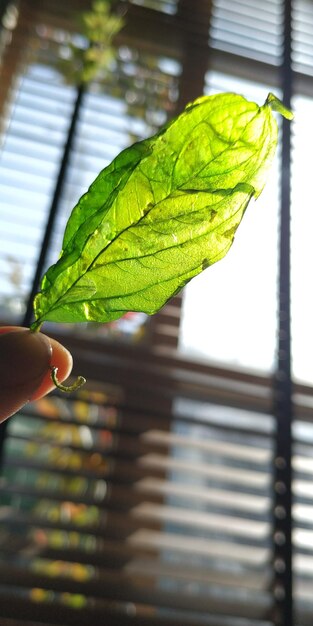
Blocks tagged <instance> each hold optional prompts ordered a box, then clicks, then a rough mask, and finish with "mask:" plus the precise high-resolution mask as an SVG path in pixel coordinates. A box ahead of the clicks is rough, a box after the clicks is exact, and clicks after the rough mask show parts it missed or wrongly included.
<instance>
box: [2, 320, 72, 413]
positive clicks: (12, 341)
mask: <svg viewBox="0 0 313 626" xmlns="http://www.w3.org/2000/svg"><path fill="white" fill-rule="evenodd" d="M52 361H53V363H52ZM51 364H52V365H53V366H55V367H58V368H59V377H60V380H64V378H66V377H67V376H68V375H69V373H70V371H71V368H72V358H71V355H70V354H69V352H68V351H67V350H66V349H65V348H64V347H63V346H61V344H59V343H58V342H57V341H55V340H53V339H50V338H49V337H47V336H46V335H44V334H42V333H39V332H38V333H32V332H30V331H29V330H28V329H26V328H20V327H2V328H0V421H2V420H3V419H6V418H7V417H9V416H10V415H12V414H13V413H15V412H16V411H17V410H18V409H19V408H21V407H22V406H23V405H24V404H26V403H27V402H28V401H29V400H31V399H35V398H39V397H41V396H43V395H45V394H46V393H48V392H49V391H51V390H52V389H53V388H54V385H53V382H52V380H51Z"/></svg>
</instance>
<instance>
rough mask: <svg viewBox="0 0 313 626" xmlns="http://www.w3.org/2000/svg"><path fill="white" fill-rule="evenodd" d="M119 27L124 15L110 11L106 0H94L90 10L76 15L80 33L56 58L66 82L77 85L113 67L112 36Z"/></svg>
mask: <svg viewBox="0 0 313 626" xmlns="http://www.w3.org/2000/svg"><path fill="white" fill-rule="evenodd" d="M123 26H124V18H123V17H122V16H121V15H117V14H114V13H113V12H112V6H111V2H110V0H95V2H94V3H93V5H92V8H91V11H86V12H83V13H82V14H81V15H80V16H79V18H78V25H77V28H78V32H79V33H80V36H79V37H73V38H72V40H71V41H70V42H69V43H68V45H67V46H66V48H64V49H63V56H62V57H61V58H60V59H59V62H58V69H59V70H60V72H61V73H62V75H63V77H64V78H65V80H66V82H68V83H70V84H73V83H74V84H76V85H80V84H84V83H89V82H91V81H93V80H103V79H105V78H106V77H107V75H108V74H109V73H110V72H112V71H113V70H114V64H115V59H116V50H115V48H114V45H113V39H114V37H115V36H116V35H117V34H118V33H119V31H120V30H121V29H122V28H123Z"/></svg>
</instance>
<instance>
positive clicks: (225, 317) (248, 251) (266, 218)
mask: <svg viewBox="0 0 313 626" xmlns="http://www.w3.org/2000/svg"><path fill="white" fill-rule="evenodd" d="M208 81H209V83H210V87H208V91H209V92H218V91H236V92H241V93H243V94H244V95H245V96H246V97H248V98H251V99H253V100H255V101H256V102H259V103H260V104H261V103H262V102H264V100H265V98H266V96H267V92H268V91H269V88H268V87H267V86H265V85H256V84H253V83H250V82H248V81H242V80H238V79H234V78H231V77H229V76H224V75H221V74H218V73H210V74H209V76H208ZM277 170H278V162H277V159H276V162H275V164H274V167H273V168H272V171H271V174H270V179H269V181H268V183H267V186H266V188H265V190H264V192H263V193H262V195H261V197H260V198H259V199H258V200H257V202H255V203H251V204H250V206H249V208H248V210H247V213H246V215H245V217H244V219H243V222H242V224H241V226H240V228H239V229H238V233H237V235H236V238H235V242H234V244H233V247H232V249H231V250H230V252H229V253H228V255H227V256H226V257H225V258H224V259H223V260H222V261H220V262H219V263H217V264H216V265H213V266H212V267H210V268H208V270H206V271H205V272H203V273H202V274H201V275H200V276H198V277H197V278H195V279H194V280H193V281H192V282H191V283H190V284H189V285H187V287H186V288H185V291H184V300H183V317H182V326H181V337H180V350H181V351H182V352H184V353H187V354H188V355H192V356H196V357H204V358H207V359H210V360H211V361H213V362H217V363H223V364H225V365H226V366H234V367H237V366H238V367H244V368H250V369H253V370H256V371H264V372H269V371H271V369H272V367H273V363H274V355H275V336H276V308H277V301H276V283H277V229H278V182H277V180H278V171H277Z"/></svg>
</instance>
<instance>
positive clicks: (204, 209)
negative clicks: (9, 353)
mask: <svg viewBox="0 0 313 626" xmlns="http://www.w3.org/2000/svg"><path fill="white" fill-rule="evenodd" d="M274 98H275V97H274ZM272 102H273V101H272V100H271V102H266V103H265V104H264V105H263V106H261V107H259V106H258V105H257V104H256V103H254V102H249V101H248V100H246V99H245V98H244V97H243V96H240V95H237V94H233V93H224V94H218V95H214V96H204V97H201V98H199V99H198V100H196V101H195V102H193V103H192V104H190V105H189V106H188V107H187V108H186V109H185V111H184V112H183V113H182V114H181V115H180V116H178V117H177V118H175V119H173V120H172V121H171V122H170V123H169V124H168V125H167V126H165V127H164V128H163V129H162V130H161V131H160V132H159V133H157V134H156V135H154V136H153V137H151V138H149V139H146V140H144V141H142V142H140V143H137V144H134V145H133V146H131V147H130V148H127V149H126V150H124V151H123V152H121V153H120V154H119V155H118V156H117V157H116V159H114V161H113V162H112V163H111V164H110V165H109V166H108V167H106V168H105V169H104V170H103V171H102V172H101V173H100V174H99V176H98V177H97V178H96V180H95V181H94V183H93V184H92V185H91V187H90V189H89V190H88V192H87V193H86V194H85V195H84V196H82V198H81V199H80V200H79V202H78V204H77V205H76V207H75V208H74V209H73V211H72V214H71V216H70V218H69V221H68V224H67V227H66V230H65V234H64V241H63V247H62V252H61V255H60V258H59V260H58V262H57V263H56V264H55V265H53V266H51V268H49V270H48V271H47V273H46V275H45V276H44V278H43V281H42V285H41V291H40V293H39V294H38V295H37V296H36V298H35V303H34V310H35V317H36V321H35V323H34V325H33V327H34V328H36V327H38V326H39V325H40V324H41V323H42V322H43V321H44V320H50V321H57V322H85V321H97V322H107V321H111V320H113V319H117V318H118V317H120V316H121V315H123V314H124V313H125V312H126V311H143V312H145V313H148V314H152V313H155V312H156V311H158V310H159V309H160V308H161V307H162V306H163V305H164V304H165V303H166V301H167V300H168V299H169V298H170V297H171V296H172V295H174V294H175V293H177V292H178V291H179V290H180V289H181V288H182V287H183V286H184V285H185V284H186V283H187V282H188V281H189V280H190V279H191V278H192V277H193V276H195V275H196V274H198V273H199V272H201V271H202V270H203V269H204V268H206V267H208V266H210V265H212V264H213V263H215V262H216V261H218V260H220V259H222V258H223V257H224V256H225V254H226V253H227V251H228V250H229V248H230V246H231V245H232V242H233V239H234V235H235V232H236V230H237V227H238V226H239V224H240V221H241V219H242V217H243V215H244V212H245V210H246V208H247V205H248V203H249V201H250V199H251V198H252V197H257V196H258V195H259V194H260V193H261V191H262V189H263V187H264V185H265V182H266V178H267V174H268V170H269V168H270V165H271V163H272V161H273V157H274V153H275V149H276V145H277V123H276V120H275V118H274V115H273V113H272V110H271V103H272ZM278 102H279V101H278ZM282 106H283V105H282ZM275 107H276V108H277V99H275V106H274V108H275Z"/></svg>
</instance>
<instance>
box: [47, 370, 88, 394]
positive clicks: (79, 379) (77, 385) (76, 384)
mask: <svg viewBox="0 0 313 626" xmlns="http://www.w3.org/2000/svg"><path fill="white" fill-rule="evenodd" d="M57 373H58V368H57V367H51V378H52V381H53V384H54V385H55V386H56V387H57V388H58V389H60V391H63V392H64V393H71V392H72V391H76V390H77V389H79V388H80V387H82V386H83V385H84V384H85V382H86V378H84V377H83V376H78V377H77V379H76V380H75V382H74V383H73V384H72V385H62V383H60V381H59V380H58V377H57Z"/></svg>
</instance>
